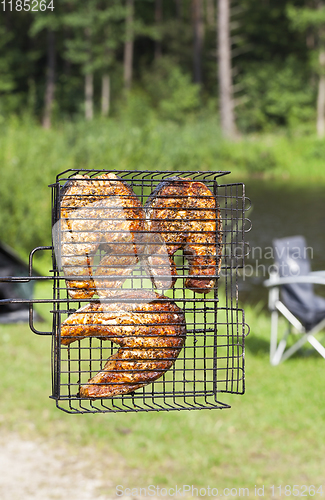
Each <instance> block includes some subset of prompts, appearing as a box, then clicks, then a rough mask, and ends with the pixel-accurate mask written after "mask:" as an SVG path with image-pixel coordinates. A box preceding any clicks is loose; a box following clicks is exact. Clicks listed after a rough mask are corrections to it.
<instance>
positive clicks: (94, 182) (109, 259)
mask: <svg viewBox="0 0 325 500" xmlns="http://www.w3.org/2000/svg"><path fill="white" fill-rule="evenodd" d="M60 212H61V218H60V221H59V224H60V226H59V232H60V258H61V265H62V269H63V271H64V274H65V276H66V277H67V279H66V285H67V288H68V294H69V296H70V297H71V298H74V299H87V298H91V297H92V296H93V295H94V294H95V293H98V295H99V296H100V297H108V296H110V295H111V294H112V292H113V291H114V289H116V288H119V286H121V283H123V281H124V279H125V276H127V275H128V274H130V272H131V271H132V269H133V267H134V266H135V265H136V263H137V262H138V255H139V254H140V253H141V251H142V250H141V231H143V230H144V227H145V214H144V210H143V207H142V205H141V203H140V201H139V199H138V198H137V196H136V195H135V194H134V192H133V191H132V189H131V188H130V187H129V186H128V185H127V184H126V183H125V182H124V181H122V180H121V179H120V178H119V177H118V176H116V175H115V174H113V173H108V174H103V175H101V176H100V177H95V178H90V177H89V176H88V175H77V176H75V177H74V178H71V179H70V180H69V181H68V182H67V183H66V184H65V186H63V188H62V192H61V198H60ZM99 248H102V249H103V252H104V253H105V256H104V259H103V261H102V262H100V263H99V266H98V269H97V270H96V271H95V272H94V271H93V267H94V266H93V264H94V255H95V254H96V251H97V250H98V249H99ZM113 268H114V270H115V272H114V273H112V269H113ZM112 274H113V276H111V275H112ZM114 274H115V275H116V279H114V278H115V276H114ZM107 276H109V279H106V277H107Z"/></svg>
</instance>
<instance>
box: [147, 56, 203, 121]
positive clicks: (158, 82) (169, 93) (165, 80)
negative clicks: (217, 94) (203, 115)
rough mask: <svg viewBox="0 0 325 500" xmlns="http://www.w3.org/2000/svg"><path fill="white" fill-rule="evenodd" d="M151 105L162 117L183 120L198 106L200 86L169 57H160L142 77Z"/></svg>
mask: <svg viewBox="0 0 325 500" xmlns="http://www.w3.org/2000/svg"><path fill="white" fill-rule="evenodd" d="M143 81H144V88H145V90H147V92H148V94H149V96H150V98H151V102H152V105H153V106H154V107H155V108H156V109H157V111H158V114H159V116H160V117H162V118H163V119H167V120H175V121H177V122H183V121H185V120H186V119H187V114H188V113H191V112H193V111H196V110H198V108H199V106H200V95H199V94H200V88H199V86H198V85H196V84H193V83H192V81H191V76H190V75H189V74H187V73H183V72H182V70H181V68H180V67H179V66H178V65H176V64H175V63H174V62H173V61H172V60H171V59H169V58H166V57H165V58H160V59H159V60H158V61H157V62H156V63H155V64H154V65H153V68H152V69H151V70H150V71H148V72H147V73H146V74H145V75H144V77H143Z"/></svg>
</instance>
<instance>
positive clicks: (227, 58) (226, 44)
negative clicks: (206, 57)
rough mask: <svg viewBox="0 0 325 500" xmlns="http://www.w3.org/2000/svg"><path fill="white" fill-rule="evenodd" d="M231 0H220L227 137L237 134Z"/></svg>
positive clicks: (220, 63) (223, 117)
mask: <svg viewBox="0 0 325 500" xmlns="http://www.w3.org/2000/svg"><path fill="white" fill-rule="evenodd" d="M229 21H230V7H229V0H218V76H219V100H220V121H221V130H222V133H223V134H224V136H225V137H228V138H232V137H234V136H235V133H236V128H235V118H234V101H233V91H232V74H231V45H230V27H229V24H230V22H229Z"/></svg>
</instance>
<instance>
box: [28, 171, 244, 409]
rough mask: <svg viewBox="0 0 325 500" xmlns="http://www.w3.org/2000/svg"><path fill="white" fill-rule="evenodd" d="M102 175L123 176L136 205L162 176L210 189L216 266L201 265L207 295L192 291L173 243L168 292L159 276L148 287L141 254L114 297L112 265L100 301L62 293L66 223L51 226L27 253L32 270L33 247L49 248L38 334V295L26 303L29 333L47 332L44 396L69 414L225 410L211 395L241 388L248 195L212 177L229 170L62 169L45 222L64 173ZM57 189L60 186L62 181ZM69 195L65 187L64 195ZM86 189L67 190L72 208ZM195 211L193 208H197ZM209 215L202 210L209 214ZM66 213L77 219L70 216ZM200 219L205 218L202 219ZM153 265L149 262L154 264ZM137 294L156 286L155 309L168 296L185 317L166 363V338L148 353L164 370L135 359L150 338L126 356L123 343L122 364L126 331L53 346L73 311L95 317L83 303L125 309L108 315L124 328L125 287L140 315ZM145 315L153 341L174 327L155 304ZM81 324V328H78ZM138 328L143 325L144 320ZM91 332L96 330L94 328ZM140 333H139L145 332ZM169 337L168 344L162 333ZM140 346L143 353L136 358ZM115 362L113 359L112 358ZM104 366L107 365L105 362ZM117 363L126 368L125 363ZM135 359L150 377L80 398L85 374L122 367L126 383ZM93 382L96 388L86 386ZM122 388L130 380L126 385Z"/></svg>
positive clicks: (101, 251)
mask: <svg viewBox="0 0 325 500" xmlns="http://www.w3.org/2000/svg"><path fill="white" fill-rule="evenodd" d="M108 173H114V174H116V175H117V176H118V177H119V178H120V179H122V180H123V181H125V182H126V183H127V185H128V186H129V187H130V188H131V189H132V190H133V192H134V193H135V195H136V196H137V198H138V199H139V200H140V203H141V204H142V206H144V205H145V203H146V201H147V199H148V197H149V196H150V195H151V194H152V193H153V192H157V188H158V190H159V187H160V186H163V185H164V184H162V182H167V183H169V184H170V185H171V186H173V185H175V183H177V182H178V183H182V182H183V183H184V185H185V184H187V185H189V183H188V182H187V183H186V179H188V180H190V181H195V182H197V183H203V184H204V185H205V186H206V188H208V189H209V190H210V192H211V197H212V195H213V199H214V200H215V199H216V200H217V206H216V208H215V210H214V213H215V214H216V217H218V219H219V227H217V230H216V231H215V234H214V238H215V241H214V247H213V246H212V248H214V249H215V251H216V254H215V255H214V258H215V266H214V267H213V266H212V272H211V266H210V271H209V272H210V274H209V278H210V279H212V280H213V282H215V285H214V286H212V287H211V290H210V291H209V292H206V290H205V293H202V290H200V291H195V288H194V289H193V287H192V289H191V288H189V287H188V286H187V283H188V279H189V276H190V273H191V270H190V267H191V262H192V261H191V256H190V255H189V253H188V251H187V250H186V249H187V248H188V247H185V246H184V245H183V246H182V248H179V249H178V250H177V251H176V253H175V254H174V255H173V261H174V262H175V266H176V267H175V269H176V271H177V279H176V276H172V278H174V280H175V283H174V285H173V286H172V287H170V288H168V289H163V288H159V286H160V285H159V283H161V281H158V282H157V281H156V286H154V284H153V282H154V280H153V278H152V276H150V274H151V271H150V268H148V258H147V256H144V257H143V258H142V257H139V258H138V259H136V260H137V262H136V263H134V265H133V266H132V269H131V268H130V269H128V270H126V271H125V272H124V277H123V279H124V282H123V284H121V285H117V286H116V288H117V289H120V291H122V292H123V293H124V294H125V295H121V294H119V290H116V289H114V283H115V281H114V279H113V278H114V276H113V275H114V272H113V273H112V275H110V274H109V271H107V270H106V275H105V280H106V282H107V280H108V281H109V280H111V282H112V283H113V285H112V287H113V288H112V290H111V292H110V293H109V294H108V295H109V296H105V297H100V299H99V297H98V296H97V295H96V293H95V294H94V295H93V296H91V297H86V298H75V297H71V294H70V295H69V293H68V290H67V282H66V278H67V273H66V275H65V274H64V273H63V272H62V262H60V258H61V257H62V256H61V255H59V251H58V249H60V248H62V235H64V231H67V232H69V228H67V229H62V227H61V228H60V231H56V232H55V231H54V233H53V234H54V236H53V246H51V247H38V248H37V249H34V250H33V251H32V252H31V257H30V276H32V274H33V270H32V267H33V257H34V255H35V252H36V251H38V250H44V249H48V250H49V251H51V252H52V259H53V269H52V271H51V277H50V278H51V279H53V298H52V299H49V300H48V302H49V303H50V304H51V305H52V311H51V313H52V315H53V329H52V332H40V331H39V330H37V327H36V326H35V324H34V312H33V303H34V302H37V300H34V301H31V302H30V327H31V329H32V330H33V331H34V332H35V333H38V334H51V335H52V396H51V397H52V398H53V399H55V400H56V405H57V407H58V408H60V409H61V410H64V411H66V412H68V413H102V412H134V411H163V410H164V411H169V410H183V409H187V410H192V409H213V408H220V409H222V408H229V405H228V404H226V403H223V402H221V401H220V395H221V394H220V393H231V394H243V393H244V390H245V377H244V340H245V336H246V335H247V334H248V332H249V328H248V326H247V325H246V323H245V319H244V311H243V310H242V309H241V308H239V305H238V269H240V268H242V267H243V265H244V257H245V255H247V245H246V244H245V238H244V236H245V232H247V231H248V230H249V229H250V228H249V227H247V228H246V226H249V221H248V219H246V218H245V211H246V210H247V209H248V201H247V199H246V198H245V191H244V185H243V184H240V183H230V184H223V183H222V182H220V181H221V180H223V179H221V178H222V176H224V175H226V174H227V173H228V172H193V171H191V172H190V171H182V172H175V171H173V172H152V171H136V172H134V171H133V172H131V171H120V170H114V171H111V170H110V171H106V170H77V169H71V170H67V171H65V172H63V173H61V174H59V175H58V176H57V179H56V183H55V184H53V185H51V189H52V226H53V227H58V226H57V225H58V224H59V223H60V220H61V219H62V217H61V213H62V199H63V194H64V189H66V186H67V185H69V179H70V180H71V178H75V177H76V176H79V175H82V176H85V175H87V176H89V177H90V178H91V179H92V180H93V183H92V185H93V186H95V189H96V186H99V185H100V184H99V183H100V182H101V181H100V177H101V176H103V175H104V174H108ZM175 176H177V177H175ZM97 178H99V180H97ZM179 178H181V179H182V181H180V180H179ZM169 179H172V180H169ZM119 182H120V181H119ZM173 183H174V184H173ZM63 186H65V188H64V187H63ZM155 190H156V191H155ZM73 196H74V195H73V194H71V195H70V197H73ZM87 196H88V197H89V201H90V202H92V201H93V199H91V196H92V194H91V193H88V194H84V195H82V196H80V195H76V196H75V200H73V201H74V205H75V206H74V208H75V209H76V210H78V208H79V207H78V203H79V201H80V200H82V198H83V197H85V198H87ZM179 198H180V199H181V198H182V194H180V196H179ZM199 198H200V197H199ZM164 200H165V198H164V196H162V198H161V199H160V202H161V203H164ZM200 201H201V200H200V199H199V200H198V205H197V206H202V207H203V208H201V209H200V208H198V209H197V210H202V214H203V216H204V213H205V212H204V206H205V204H206V200H205V199H203V200H202V203H201V202H200ZM207 201H209V200H207ZM180 203H181V202H180ZM185 203H186V199H185V197H184V204H185ZM81 204H83V202H81ZM159 206H160V205H159ZM181 208H182V207H181ZM80 213H84V211H83V212H82V211H81V212H79V214H80ZM156 213H157V212H156ZM158 213H159V211H158ZM170 213H171V216H170V220H168V221H169V222H170V228H171V230H170V235H169V244H167V251H168V250H169V248H170V247H171V246H172V243H173V234H174V233H173V228H174V227H175V226H174V225H173V224H174V222H175V221H174V220H173V217H175V212H174V211H173V210H171V211H170ZM196 213H197V214H198V213H199V212H196ZM209 213H210V214H211V212H209ZM74 214H78V212H77V211H76V212H74ZM190 214H193V212H191V211H189V210H188V211H187V210H186V208H185V209H183V211H182V213H181V216H182V217H183V218H184V225H185V226H186V224H187V226H186V227H187V228H188V227H192V226H188V221H189V220H190V219H191V215H190ZM105 215H106V220H104V223H105V224H110V223H111V222H110V220H108V221H107V212H103V211H101V209H100V208H99V209H98V218H102V219H105ZM72 217H74V218H75V219H77V217H76V216H75V215H73V216H72ZM200 217H201V216H200ZM95 219H96V217H95ZM202 220H203V221H204V219H202ZM247 221H248V222H247ZM194 223H195V221H194ZM178 224H179V221H178ZM114 227H116V226H114ZM194 227H195V226H194ZM200 227H201V226H200ZM70 229H71V228H70ZM200 231H201V229H200ZM139 234H144V235H147V232H146V231H140V232H139ZM197 235H198V232H195V231H193V232H191V231H189V232H188V234H187V236H186V237H187V245H192V247H193V245H194V244H195V242H196V238H197ZM201 236H202V232H201ZM122 237H124V236H122ZM146 238H147V239H145V242H146V243H143V241H144V240H141V242H142V248H144V247H146V248H148V246H149V248H150V242H149V245H148V237H147V236H146ZM159 238H161V236H159ZM176 239H177V231H175V243H176ZM200 241H201V243H200V245H201V246H202V247H203V249H204V250H206V252H207V253H209V251H210V248H211V241H210V243H209V244H208V243H207V244H206V248H204V246H205V243H204V241H205V240H204V239H203V240H202V239H201V240H200ZM202 241H203V243H202ZM140 246H141V245H140ZM178 246H179V245H178ZM194 246H195V245H194ZM116 248H117V252H115V253H116V255H119V254H118V248H122V247H120V246H117V247H116ZM128 248H130V249H131V244H129V247H128ZM132 248H133V247H132ZM155 248H156V246H155ZM197 248H198V247H196V249H197ZM55 249H56V251H55ZM109 252H111V248H110V249H109V250H108V248H107V246H106V247H105V244H101V245H99V246H97V250H96V255H95V257H94V256H92V259H93V263H92V272H95V271H96V269H100V266H99V263H100V262H103V260H102V259H103V257H105V255H108V254H109ZM131 253H132V252H131ZM149 254H150V251H149ZM167 259H168V256H167ZM212 262H213V260H212ZM122 267H123V264H122ZM124 267H127V266H124ZM153 267H155V266H154V264H153ZM158 267H159V266H158ZM108 269H111V268H108ZM159 269H160V271H159V272H160V278H162V279H164V278H165V279H170V276H169V277H168V276H167V275H166V276H165V270H164V268H162V269H161V268H160V267H159ZM204 269H205V268H204V266H203V267H202V268H201V271H200V272H202V273H203V274H202V275H199V276H198V278H202V279H203V282H204V283H205V282H208V280H207V278H206V274H205V271H204ZM101 272H102V271H101ZM212 273H213V274H212ZM190 277H191V276H190ZM36 279H37V278H36ZM44 279H45V278H44ZM48 279H49V277H48ZM115 280H116V276H115ZM157 283H158V285H157ZM110 286H111V285H110ZM98 293H99V292H98ZM144 293H151V294H155V293H157V294H158V295H159V296H158V299H156V302H155V303H157V307H158V308H160V307H162V308H163V307H165V306H167V308H168V307H170V303H171V302H172V303H173V304H174V305H175V307H176V308H178V310H179V314H180V316H182V317H184V318H185V323H186V339H182V341H183V340H185V343H184V345H183V347H182V348H179V349H178V350H177V355H176V356H175V357H177V359H176V361H175V362H173V361H174V360H173V359H172V357H171V358H170V357H168V356H172V355H171V354H170V353H171V352H172V351H171V350H170V349H169V350H168V345H169V344H168V342H167V344H163V347H161V349H160V350H159V351H157V354H156V355H155V354H153V355H152V356H153V361H154V362H155V360H156V361H157V360H159V356H160V354H161V353H164V357H165V361H167V363H168V362H169V361H170V365H171V366H170V367H169V369H165V367H164V368H159V366H161V365H160V364H159V362H158V363H156V365H155V368H154V369H153V368H152V366H154V365H152V364H150V363H152V359H151V361H150V362H148V363H147V365H145V364H144V365H143V364H142V365H138V364H137V363H139V362H140V363H141V362H142V361H143V360H141V359H140V358H141V357H143V356H144V357H148V352H149V351H150V349H149V347H148V345H152V344H150V342H149V344H148V345H146V344H145V343H144V344H143V346H142V348H141V349H139V350H138V351H136V352H138V354H139V353H140V356H139V358H138V357H137V355H135V354H134V352H135V351H132V347H128V346H126V347H124V351H123V352H126V355H127V359H129V360H130V359H131V363H130V364H128V363H127V362H126V361H121V358H120V357H119V356H120V354H119V353H121V352H122V350H123V349H122V348H121V347H120V346H119V345H117V344H118V343H120V344H121V342H122V344H121V345H124V344H123V342H124V341H125V338H124V335H123V334H121V333H120V334H119V335H120V337H118V339H117V342H116V341H115V342H113V341H111V340H112V337H113V335H111V340H110V338H108V337H106V338H104V337H103V336H101V334H100V333H99V334H98V336H97V337H96V336H95V334H93V335H92V336H89V337H86V338H80V339H78V337H77V340H75V341H74V342H73V343H71V344H70V345H68V346H67V345H63V344H62V338H61V336H62V332H63V330H64V325H65V324H66V323H65V322H66V321H67V318H70V319H71V318H72V317H73V318H80V321H79V320H78V319H77V324H79V323H82V322H84V321H88V323H92V320H88V319H85V318H89V317H91V318H94V316H91V315H90V314H91V313H89V312H88V314H89V315H90V316H87V315H86V314H84V313H83V312H82V311H81V312H80V309H81V308H83V307H86V308H87V307H88V309H89V308H90V309H91V308H92V307H95V308H96V307H98V304H101V307H102V310H106V309H105V308H110V307H111V308H112V307H113V310H114V307H115V305H116V304H117V305H118V307H121V308H122V311H124V312H122V316H121V315H117V317H116V318H115V320H114V321H115V323H114V324H115V327H116V328H117V330H116V331H119V332H120V331H121V330H118V329H119V328H120V327H122V329H123V328H125V325H126V328H128V327H131V324H132V321H133V320H132V311H131V312H130V310H129V309H130V306H129V303H130V300H129V299H128V294H130V295H132V303H133V304H136V308H137V310H138V311H139V314H138V317H140V316H141V311H142V307H143V306H144V307H145V305H146V304H147V302H148V301H147V300H144V298H143V294H144ZM116 294H118V298H116ZM125 297H126V298H125ZM43 302H44V300H43ZM149 302H150V301H149ZM112 304H113V306H112ZM132 307H134V306H132ZM90 309H89V310H90ZM98 310H100V309H98ZM143 314H144V313H143ZM152 314H153V316H152V321H151V322H150V327H153V329H154V330H153V332H154V334H153V338H158V339H159V340H161V339H165V338H167V336H168V335H167V334H166V332H167V330H168V328H173V327H174V323H173V321H174V320H173V319H171V317H172V316H171V315H168V314H167V315H166V314H165V316H161V318H162V317H163V319H162V323H163V324H162V325H157V323H156V321H157V314H155V311H154V312H153V313H152ZM72 315H73V316H72ZM78 315H79V316H78ZM113 316H114V315H113ZM113 316H112V317H113ZM121 318H123V321H121ZM126 318H131V319H130V320H128V321H129V322H128V321H126ZM141 318H144V316H141ZM149 318H150V314H149ZM158 318H159V316H158ZM106 319H107V318H106ZM110 321H113V320H110V319H109V320H108V322H110ZM114 321H113V322H114ZM139 321H140V325H142V323H141V322H142V319H139ZM122 323H123V326H122ZM80 328H81V329H82V328H83V327H80ZM100 328H101V327H99V329H100ZM141 328H144V331H147V330H145V327H143V325H142V326H141ZM141 328H140V329H141ZM156 328H158V330H155V329H156ZM96 331H97V333H98V331H99V330H96ZM148 331H149V330H148ZM156 332H158V333H156ZM145 335H146V334H145V333H144V336H145ZM159 335H160V337H159ZM117 336H118V335H117V334H115V337H117ZM131 338H133V339H134V338H135V337H132V336H131ZM142 338H143V337H142ZM170 338H173V337H168V339H170ZM137 339H139V337H137ZM150 341H151V338H150ZM168 341H169V342H170V340H168ZM166 346H167V347H166ZM119 349H120V350H119ZM164 349H165V351H164ZM151 351H152V349H151ZM132 352H133V355H132ZM143 352H145V353H146V354H144V355H142V353H143ZM154 352H155V351H154ZM128 353H131V354H128ZM159 353H160V354H159ZM165 353H167V354H165ZM111 356H114V358H113V359H116V360H117V361H116V362H115V365H114V366H113V365H106V363H107V360H108V359H109V358H111ZM155 356H156V358H155ZM118 363H120V364H119V365H118ZM123 363H124V364H123ZM105 365H106V368H104V367H105ZM109 366H111V367H109ZM126 366H127V370H126V368H125V367H126ZM137 366H141V367H142V368H140V371H141V370H143V372H144V373H148V374H149V375H150V372H152V371H153V370H155V371H156V372H157V378H156V380H154V381H153V382H151V383H149V384H147V385H145V386H143V387H139V388H136V387H137V386H136V384H135V385H134V387H135V390H129V391H128V393H126V394H118V395H113V396H112V397H99V396H98V397H95V398H93V397H84V396H82V395H81V391H80V387H84V386H87V384H88V385H89V382H88V381H89V380H90V379H91V380H95V379H93V377H96V374H97V373H102V372H103V371H105V370H106V371H108V372H109V371H110V370H111V375H112V376H113V377H114V376H116V374H117V377H119V375H120V373H121V372H123V371H125V370H126V371H127V374H128V377H129V378H128V380H132V377H133V375H134V374H137V373H138V372H139V368H137ZM157 366H158V367H157ZM164 366H167V365H164ZM168 366H169V365H168ZM159 372H160V373H159ZM153 378H154V377H153ZM107 384H108V385H109V384H112V382H108V383H107V381H106V386H107ZM119 384H120V385H121V386H122V385H123V382H116V383H115V386H118V385H119ZM94 385H95V386H96V384H95V383H94ZM99 385H101V384H99ZM129 385H130V387H132V382H131V383H130V384H129Z"/></svg>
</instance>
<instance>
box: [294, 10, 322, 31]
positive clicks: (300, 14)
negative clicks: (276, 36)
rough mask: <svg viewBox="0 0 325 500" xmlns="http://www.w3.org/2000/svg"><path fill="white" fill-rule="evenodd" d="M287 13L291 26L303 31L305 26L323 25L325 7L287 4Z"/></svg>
mask: <svg viewBox="0 0 325 500" xmlns="http://www.w3.org/2000/svg"><path fill="white" fill-rule="evenodd" d="M287 15H288V18H289V20H290V22H291V24H292V27H293V28H294V29H296V30H298V31H301V32H304V31H305V30H306V29H307V28H310V27H312V28H320V27H324V25H325V7H324V6H323V7H319V8H317V4H316V5H315V8H314V9H312V8H309V7H295V6H294V5H290V4H289V5H288V6H287Z"/></svg>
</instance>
